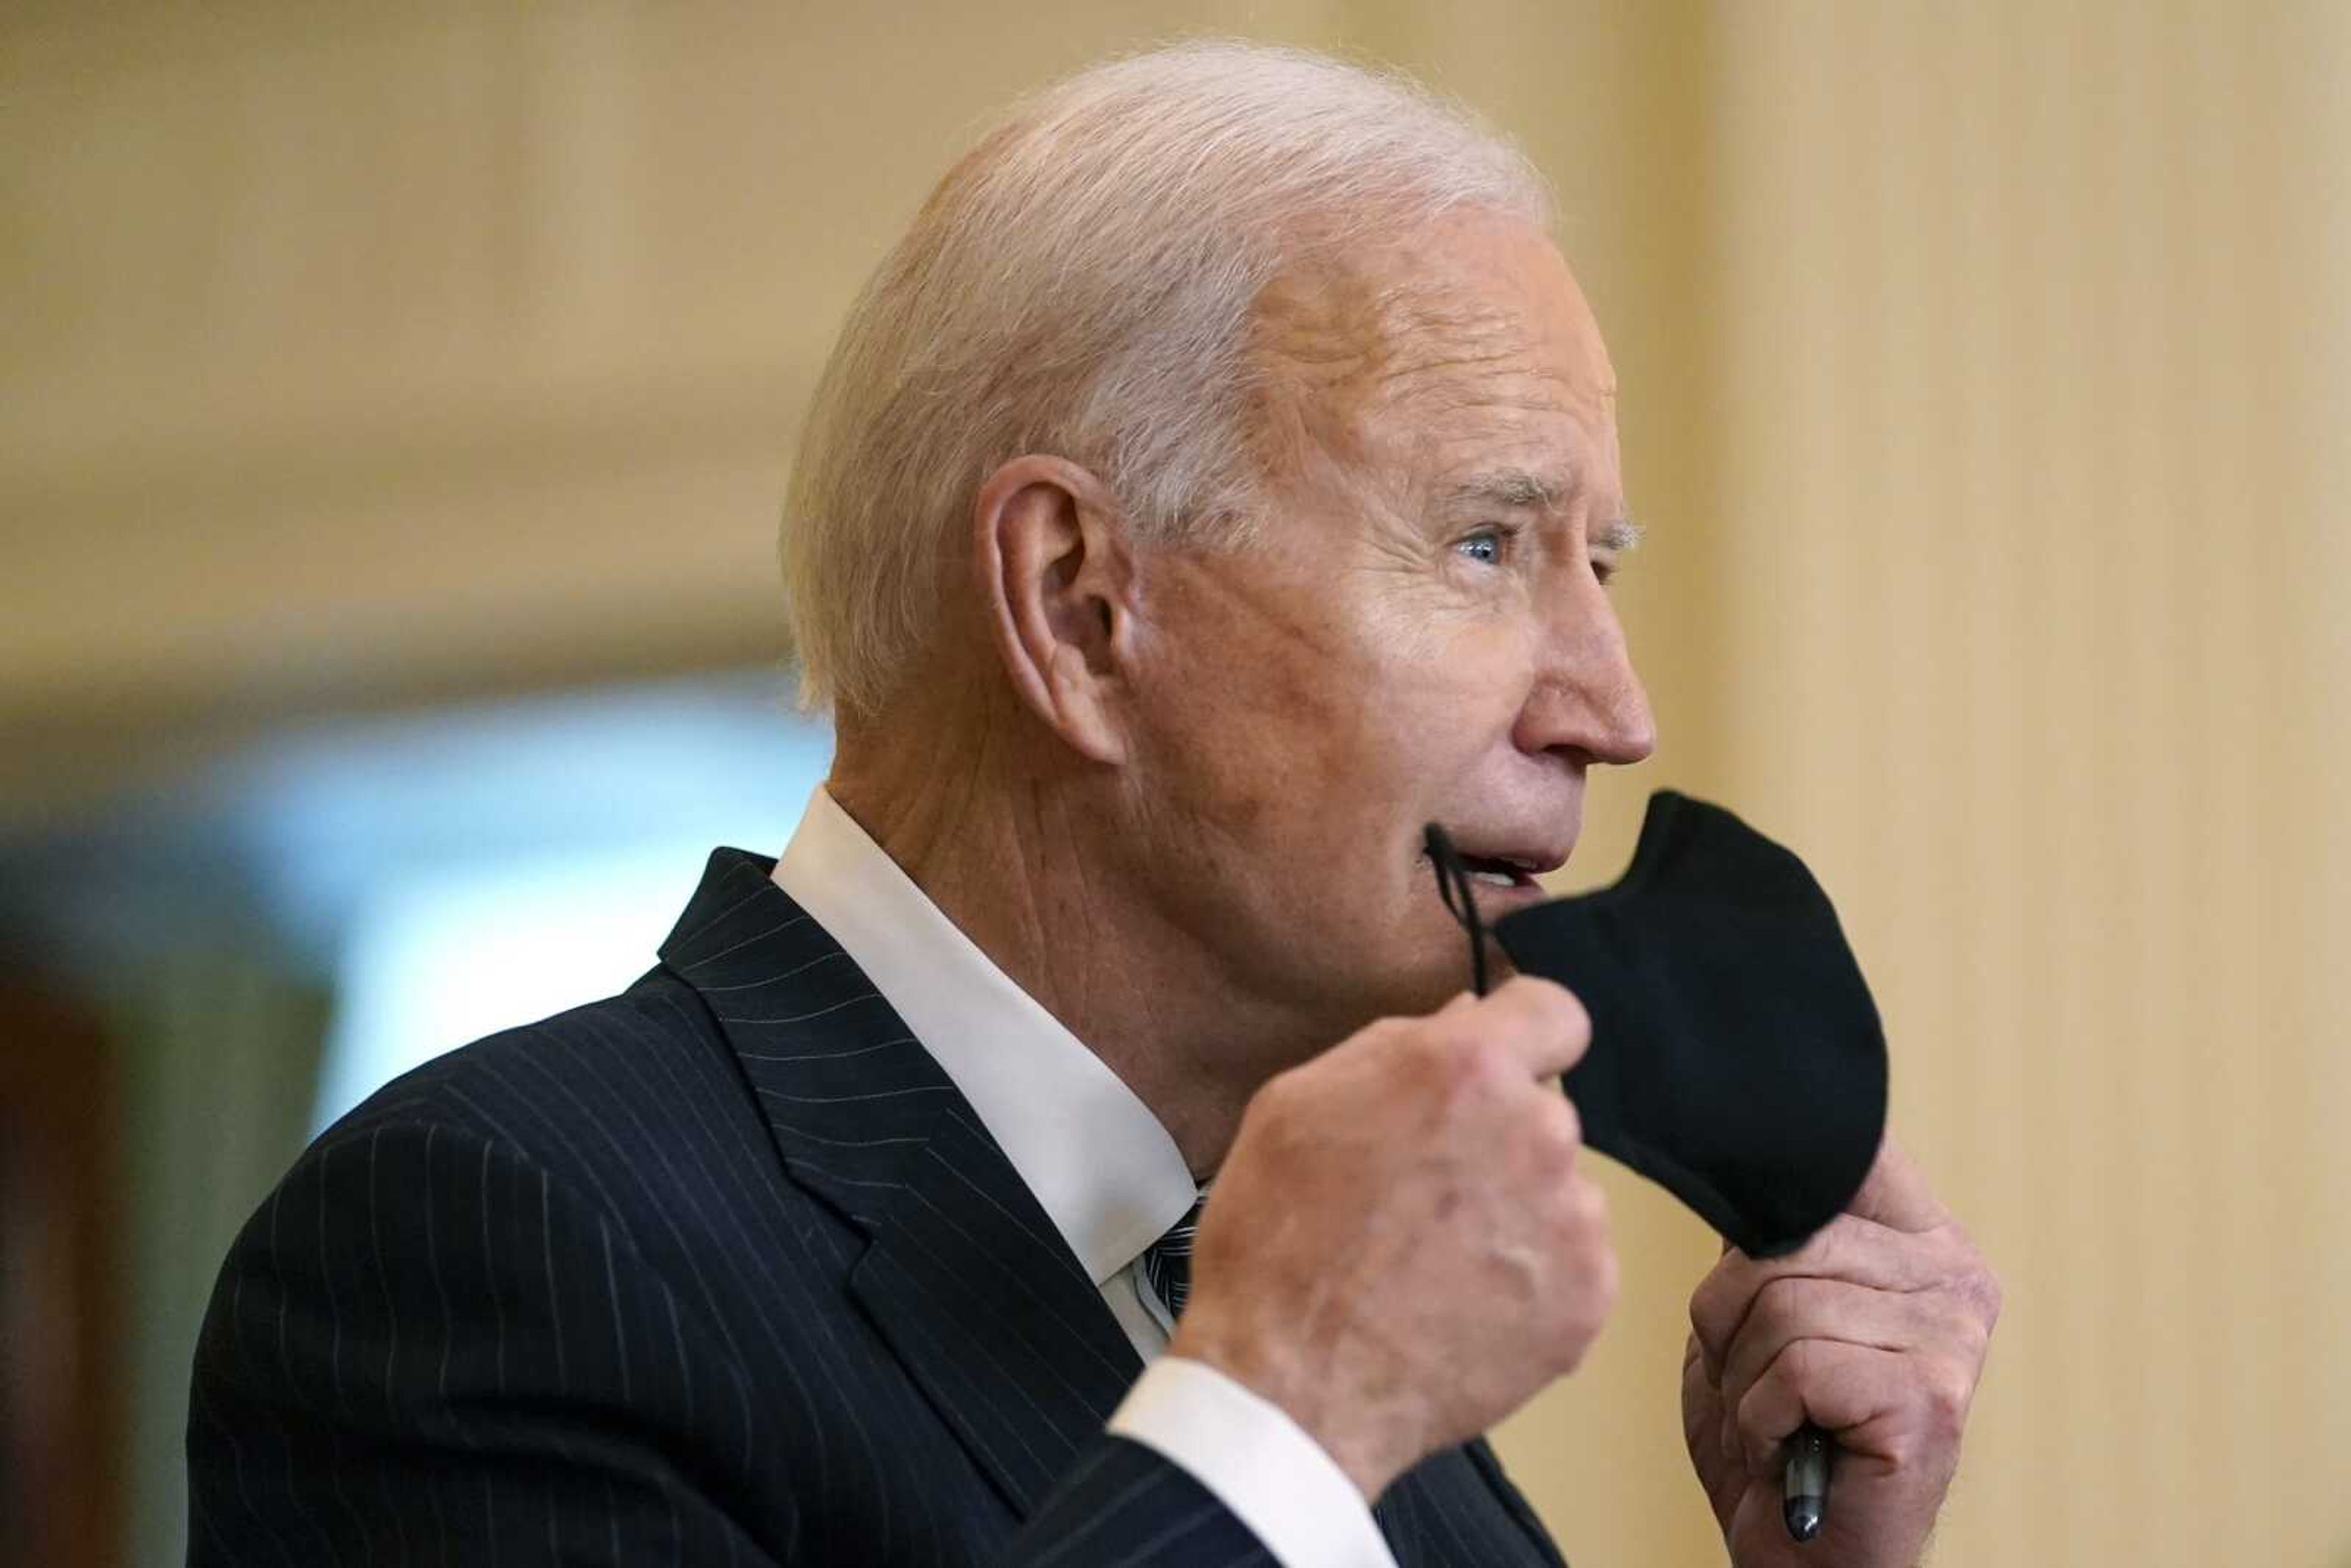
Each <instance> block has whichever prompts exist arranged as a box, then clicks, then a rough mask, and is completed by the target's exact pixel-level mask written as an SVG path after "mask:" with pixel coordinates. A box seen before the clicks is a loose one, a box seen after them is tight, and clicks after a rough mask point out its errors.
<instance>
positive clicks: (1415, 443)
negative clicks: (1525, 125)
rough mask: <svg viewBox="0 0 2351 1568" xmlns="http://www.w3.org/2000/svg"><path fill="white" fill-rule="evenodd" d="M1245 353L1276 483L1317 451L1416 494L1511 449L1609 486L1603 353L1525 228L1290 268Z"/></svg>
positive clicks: (1485, 225) (1586, 309)
mask: <svg viewBox="0 0 2351 1568" xmlns="http://www.w3.org/2000/svg"><path fill="white" fill-rule="evenodd" d="M1253 347H1254V348H1255V350H1256V351H1257V353H1258V355H1259V372H1260V374H1261V376H1262V377H1263V385H1264V392H1263V399H1262V402H1263V410H1262V412H1263V413H1264V415H1265V426H1266V429H1265V436H1266V440H1267V442H1268V449H1267V450H1266V451H1265V452H1264V454H1263V456H1264V458H1265V460H1266V461H1267V463H1268V464H1269V465H1270V466H1271V467H1272V469H1273V471H1275V472H1277V473H1278V472H1280V470H1281V469H1282V468H1283V467H1285V466H1287V465H1290V464H1294V463H1295V462H1297V461H1299V460H1301V458H1308V457H1311V456H1312V455H1320V456H1322V457H1324V458H1328V459H1332V460H1337V461H1340V462H1343V463H1346V464H1349V465H1365V466H1376V467H1382V468H1385V469H1388V470H1390V471H1391V472H1390V473H1389V475H1388V477H1389V478H1390V480H1391V482H1408V483H1410V484H1412V485H1413V486H1415V487H1418V486H1424V485H1431V484H1441V483H1443V481H1444V474H1445V470H1446V469H1447V467H1449V466H1453V465H1461V464H1479V463H1484V462H1488V461H1490V460H1491V459H1492V458H1494V457H1495V456H1497V455H1500V454H1501V453H1502V452H1503V450H1504V449H1508V452H1509V455H1510V456H1512V457H1513V458H1514V459H1515V460H1517V461H1519V462H1520V463H1522V464H1526V465H1531V466H1532V467H1535V468H1538V469H1553V470H1560V471H1562V472H1569V471H1572V474H1573V480H1574V482H1575V483H1577V484H1578V485H1579V486H1598V487H1602V488H1609V489H1613V488H1614V483H1615V475H1614V467H1615V395H1616V381H1615V372H1614V369H1613V368H1612V367H1611V366H1610V364H1609V361H1608V353H1607V348H1606V346H1605V344H1604V342H1603V341H1602V340H1601V336H1600V331H1599V327H1598V324H1597V323H1596V322H1595V321H1594V320H1593V316H1592V310H1591V308H1590V306H1589V305H1588V304H1587V303H1586V302H1585V300H1584V298H1583V291H1582V289H1580V288H1579V287H1577V286H1576V283H1575V279H1574V277H1573V275H1572V274H1570V272H1569V271H1568V269H1567V266H1566V263H1565V262H1564V261H1563V260H1562V259H1561V257H1560V256H1559V253H1558V251H1557V250H1556V249H1555V248H1554V247H1553V246H1552V245H1551V243H1550V241H1549V240H1548V239H1547V238H1546V237H1544V236H1543V235H1541V233H1540V232H1538V231H1536V230H1534V229H1532V228H1531V227H1529V226H1527V225H1523V224H1520V223H1516V222H1513V221H1509V220H1501V219H1491V218H1482V219H1460V220H1455V221H1453V222H1450V223H1447V224H1445V225H1436V226H1434V227H1432V228H1431V229H1430V230H1428V231H1427V232H1426V233H1425V234H1423V235H1416V236H1398V237H1396V238H1394V239H1390V240H1387V241H1384V242H1383V243H1380V244H1376V245H1373V246H1361V247H1357V248H1355V249H1353V250H1350V251H1348V252H1345V253H1343V254H1340V255H1336V256H1327V257H1324V258H1322V259H1321V260H1320V261H1319V262H1317V263H1316V264H1314V265H1311V266H1304V267H1298V268H1296V269H1294V270H1293V271H1291V272H1290V273H1289V274H1286V275H1285V276H1283V277H1280V278H1279V279H1277V280H1276V281H1275V283H1274V284H1273V285H1272V286H1271V287H1269V288H1268V289H1267V291H1266V293H1265V294H1264V296H1263V297H1261V298H1260V301H1259V312H1258V317H1257V321H1256V324H1255V332H1254V338H1253ZM1301 444H1304V445H1301Z"/></svg>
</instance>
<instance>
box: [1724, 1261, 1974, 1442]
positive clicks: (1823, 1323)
mask: <svg viewBox="0 0 2351 1568" xmlns="http://www.w3.org/2000/svg"><path fill="white" fill-rule="evenodd" d="M1961 1333H1962V1325H1961V1324H1960V1323H1959V1317H1958V1313H1957V1312H1955V1311H1954V1310H1953V1309H1952V1307H1951V1305H1950V1303H1949V1301H1947V1300H1946V1299H1945V1298H1943V1297H1942V1296H1940V1295H1938V1294H1937V1293H1935V1292H1932V1291H1909V1292H1896V1291H1873V1290H1869V1289H1866V1288H1865V1287H1863V1286H1860V1285H1852V1284H1847V1283H1845V1282H1844V1281H1841V1280H1814V1279H1808V1278H1805V1277H1802V1276H1788V1277H1783V1278H1781V1279H1777V1280H1774V1281H1771V1282H1770V1283H1769V1284H1767V1285H1765V1286H1764V1287H1763V1289H1762V1290H1761V1291H1758V1292H1757V1293H1756V1297H1755V1302H1754V1305H1753V1306H1752V1307H1751V1308H1750V1310H1749V1312H1748V1314H1747V1319H1746V1322H1745V1324H1744V1326H1743V1327H1741V1329H1740V1333H1739V1335H1738V1337H1737V1338H1736V1339H1735V1340H1733V1341H1732V1342H1731V1344H1730V1346H1729V1352H1728V1353H1727V1354H1725V1356H1724V1357H1723V1360H1722V1364H1721V1365H1722V1372H1721V1377H1720V1382H1721V1386H1722V1403H1723V1406H1724V1407H1725V1408H1727V1409H1730V1410H1736V1409H1738V1408H1739V1407H1740V1406H1741V1405H1742V1404H1743V1403H1744V1402H1745V1401H1746V1398H1747V1396H1748V1394H1749V1393H1750V1391H1751V1390H1752V1389H1753V1388H1754V1386H1755V1385H1756V1383H1757V1382H1758V1381H1760V1380H1761V1377H1762V1375H1763V1373H1764V1371H1765V1370H1766V1369H1767V1368H1768V1367H1770V1366H1771V1364H1772V1363H1774V1362H1776V1361H1778V1360H1779V1359H1780V1356H1781V1354H1782V1353H1783V1352H1784V1351H1786V1350H1787V1349H1788V1347H1789V1346H1790V1345H1792V1344H1794V1343H1798V1342H1799V1341H1803V1340H1813V1341H1820V1342H1825V1343H1838V1344H1850V1345H1860V1346H1865V1347H1867V1348H1869V1349H1873V1350H1885V1351H1894V1352H1897V1353H1899V1352H1909V1351H1917V1350H1922V1349H1926V1348H1928V1347H1931V1346H1935V1345H1938V1344H1942V1343H1951V1342H1955V1341H1956V1340H1957V1339H1959V1336H1960V1334H1961Z"/></svg>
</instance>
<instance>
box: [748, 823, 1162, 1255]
mask: <svg viewBox="0 0 2351 1568" xmlns="http://www.w3.org/2000/svg"><path fill="white" fill-rule="evenodd" d="M775 882H776V885H777V886H778V887H780V888H782V889H783V890H784V892H785V893H787V894H789V895H790V896H791V899H792V901H793V902H794V903H796V904H799V906H800V907H801V908H802V909H804V910H806V911H807V912H808V913H809V914H810V915H813V916H814V917H815V919H816V922H817V924H818V925H821V926H823V927H824V928H825V930H826V932H827V933H829V934H830V935H831V937H832V939H833V940H834V941H836V942H838V943H840V944H841V949H842V951H844V952H846V953H847V954H848V955H849V956H850V960H851V962H852V963H854V964H855V965H856V966H857V967H859V968H860V969H862V970H863V971H864V972H865V976H866V978H868V979H870V980H872V982H873V986H874V988H875V989H876V990H879V991H880V992H881V993H882V995H883V998H884V999H886V1000H887V1001H888V1002H889V1004H890V1006H891V1007H892V1008H893V1009H896V1011H897V1014H898V1016H899V1017H900V1018H901V1019H904V1020H905V1024H906V1027H907V1028H908V1029H910V1030H913V1031H914V1038H915V1039H916V1040H920V1041H921V1042H922V1044H923V1047H924V1049H925V1050H926V1051H929V1052H930V1053H931V1055H932V1056H933V1057H934V1058H935V1059H936V1060H937V1061H938V1063H939V1065H940V1066H941V1067H942V1068H944V1069H946V1074H947V1076H948V1077H949V1078H950V1079H952V1080H954V1081H955V1085H956V1088H957V1089H959V1090H961V1091H962V1092H963V1095H964V1098H965V1099H967V1100H968V1101H970V1102H971V1105H972V1109H973V1110H975V1111H977V1113H979V1119H980V1122H981V1124H983V1125H984V1126H986V1127H987V1130H988V1133H989V1134H991V1135H992V1136H994V1138H995V1139H996V1142H997V1144H998V1146H999V1147H1001V1148H1002V1149H1003V1151H1004V1154H1005V1157H1006V1158H1007V1159H1008V1160H1010V1161H1011V1162H1012V1168H1013V1169H1014V1170H1015V1171H1017V1172H1019V1176H1020V1179H1021V1180H1022V1181H1023V1182H1025V1183H1027V1184H1028V1186H1029V1191H1030V1192H1032V1193H1034V1194H1035V1195H1036V1197H1037V1201H1038V1203H1039V1204H1040V1206H1042V1207H1043V1208H1044V1210H1045V1213H1046V1215H1047V1217H1048V1218H1050V1219H1051V1220H1052V1222H1053V1227H1054V1228H1055V1229H1057V1230H1059V1231H1060V1232H1061V1239H1063V1240H1064V1241H1066V1242H1067V1243H1069V1247H1070V1250H1071V1252H1073V1253H1075V1254H1076V1255H1077V1258H1078V1261H1079V1262H1080V1263H1081V1264H1082V1265H1083V1266H1084V1268H1085V1270H1086V1273H1087V1274H1088V1275H1089V1276H1090V1277H1091V1278H1092V1280H1093V1281H1094V1283H1095V1284H1096V1285H1101V1284H1103V1283H1105V1282H1106V1281H1109V1280H1110V1278H1111V1277H1112V1276H1113V1275H1114V1274H1116V1273H1118V1271H1119V1270H1122V1269H1124V1268H1125V1267H1126V1266H1127V1265H1128V1264H1129V1263H1132V1262H1133V1261H1134V1259H1135V1258H1136V1257H1137V1256H1138V1255H1139V1254H1140V1253H1141V1252H1142V1251H1143V1249H1144V1248H1146V1247H1148V1246H1150V1245H1151V1243H1153V1242H1154V1241H1156V1240H1158V1239H1159V1238H1160V1237H1161V1236H1162V1235H1164V1234H1165V1232H1166V1231H1167V1229H1168V1228H1170V1227H1172V1226H1174V1225H1175V1223H1176V1222H1177V1221H1178V1220H1180V1219H1182V1218H1184V1216H1185V1214H1186V1212H1187V1211H1188V1210H1189V1209H1190V1208H1191V1207H1192V1201H1193V1198H1194V1197H1195V1196H1196V1194H1195V1191H1194V1188H1193V1184H1192V1175H1191V1171H1190V1169H1189V1168H1188V1167H1187V1166H1186V1165H1185V1163H1184V1156H1183V1155H1182V1153H1181V1152H1180V1151H1178V1150H1177V1149H1176V1147H1175V1140H1174V1139H1173V1138H1171V1137H1169V1136H1168V1135H1167V1130H1166V1129H1165V1127H1163V1126H1161V1125H1160V1124H1159V1118H1158V1117H1156V1116H1155V1115H1153V1114H1152V1113H1151V1108H1150V1107H1149V1106H1147V1105H1145V1104H1144V1103H1143V1102H1142V1101H1141V1100H1139V1099H1137V1098H1136V1097H1135V1094H1134V1091H1133V1090H1131V1089H1129V1088H1128V1087H1127V1086H1126V1084H1125V1083H1124V1082H1122V1081H1121V1080H1120V1078H1119V1076H1118V1075H1117V1074H1116V1073H1114V1072H1113V1071H1111V1070H1110V1068H1109V1067H1108V1066H1106V1065H1105V1064H1104V1063H1103V1061H1102V1058H1100V1057H1098V1056H1096V1055H1095V1054H1094V1053H1093V1052H1092V1051H1089V1050H1088V1049H1086V1047H1085V1045H1084V1044H1083V1043H1081V1041H1080V1040H1079V1039H1078V1037H1077V1036H1075V1035H1073V1034H1071V1032H1070V1031H1069V1030H1068V1029H1067V1028H1065V1027H1064V1026H1063V1025H1062V1023H1061V1020H1060V1019H1057V1018H1055V1017H1054V1016H1053V1015H1052V1014H1051V1013H1049V1012H1047V1011H1046V1010H1045V1009H1044V1008H1043V1007H1042V1006H1041V1005H1040V1003H1039V1002H1038V1001H1037V999H1036V998H1033V997H1031V996H1029V993H1028V992H1026V991H1024V990H1022V989H1021V988H1019V986H1017V985H1015V984H1014V983H1013V981H1012V979H1011V977H1009V976H1008V975H1006V974H1005V972H1004V971H1003V970H1001V969H999V968H998V967H996V965H995V963H994V961H993V960H991V959H990V958H989V957H988V956H987V954H985V953H983V952H981V951H980V950H979V948H978V946H977V945H976V944H974V943H973V941H972V940H971V938H970V937H968V936H965V935H964V934H963V932H962V930H961V929H960V928H959V927H958V926H956V924H955V922H954V921H952V920H949V919H948V918H947V917H946V913H945V912H944V911H942V910H941V909H940V908H939V906H938V905H937V904H933V903H932V902H931V901H930V898H929V896H928V895H927V894H925V893H924V892H923V890H922V889H921V888H920V887H918V886H916V885H915V884H914V879H913V878H911V877H909V876H907V874H906V873H904V871H902V870H901V869H899V866H898V863H897V862H895V861H893V860H892V859H891V858H890V856H889V854H888V853H887V852H885V851H883V848H882V846H881V845H879V844H877V843H875V842H874V841H873V840H872V838H871V837H870V836H869V835H868V834H867V833H866V831H865V830H864V829H863V828H861V827H859V826H858V825H857V822H856V821H855V820H854V819H853V818H852V817H851V816H850V814H849V813H848V812H847V811H844V810H841V807H840V805H839V804H838V803H837V802H836V801H835V800H833V798H832V796H831V792H830V791H828V790H826V789H824V788H823V787H821V786H820V787H819V788H818V789H817V791H816V793H815V794H813V795H811V796H810V797H809V803H808V810H807V812H806V813H805V814H804V815H803V816H802V817H801V818H800V825H799V829H798V830H797V831H795V832H794V833H793V834H792V841H791V842H790V844H789V845H788V846H787V847H786V848H785V850H784V852H783V855H782V857H781V858H780V859H778V861H777V862H776V870H775Z"/></svg>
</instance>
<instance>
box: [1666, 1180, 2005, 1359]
mask: <svg viewBox="0 0 2351 1568" xmlns="http://www.w3.org/2000/svg"><path fill="white" fill-rule="evenodd" d="M1973 1261H1974V1254H1973V1253H1972V1251H1971V1250H1970V1249H1968V1248H1967V1244H1966V1241H1965V1239H1964V1238H1962V1237H1960V1236H1959V1234H1958V1232H1957V1231H1956V1229H1953V1230H1949V1231H1936V1232H1931V1233H1928V1234H1925V1235H1912V1234H1908V1233H1906V1232H1902V1231H1896V1230H1893V1229H1890V1228H1887V1227H1886V1226H1883V1225H1880V1224H1879V1223H1877V1222H1876V1220H1871V1219H1864V1218H1859V1217H1858V1216H1855V1215H1850V1214H1848V1215H1842V1216H1840V1217H1839V1218H1835V1219H1834V1220H1831V1221H1830V1222H1829V1223H1828V1224H1827V1225H1826V1226H1825V1227H1823V1228H1822V1229H1821V1231H1820V1232H1819V1234H1817V1235H1815V1236H1814V1237H1813V1239H1811V1240H1810V1241H1807V1242H1806V1243H1804V1245H1803V1246H1802V1247H1801V1248H1799V1249H1796V1250H1795V1251H1793V1252H1791V1253H1789V1254H1788V1255H1787V1256H1786V1257H1784V1258H1761V1259H1757V1258H1750V1257H1748V1256H1747V1254H1745V1253H1744V1252H1740V1251H1735V1250H1727V1251H1725V1252H1724V1253H1723V1255H1722V1258H1721V1260H1720V1261H1719V1262H1718V1263H1716V1264H1715V1266H1714V1269H1713V1270H1712V1271H1711V1272H1709V1273H1708V1275H1707V1277H1706V1278H1705V1279H1704V1280H1702V1281H1699V1283H1698V1290H1697V1291H1695V1292H1693V1293H1692V1295H1691V1296H1690V1327H1691V1329H1692V1330H1694V1331H1695V1332H1696V1333H1697V1335H1698V1345H1699V1348H1700V1350H1701V1351H1702V1352H1703V1353H1704V1354H1705V1357H1706V1366H1707V1371H1708V1375H1710V1376H1712V1377H1714V1378H1716V1379H1718V1380H1719V1378H1720V1377H1721V1375H1722V1367H1723V1362H1724V1358H1725V1357H1726V1356H1727V1355H1728V1354H1729V1349H1730V1345H1731V1343H1732V1342H1733V1341H1734V1340H1736V1339H1737V1338H1738V1337H1739V1334H1740V1330H1741V1328H1742V1327H1743V1326H1744V1324H1745V1322H1746V1321H1747V1314H1748V1312H1750V1310H1751V1308H1752V1307H1753V1305H1754V1303H1755V1301H1756V1298H1757V1296H1758V1295H1759V1294H1760V1293H1761V1291H1763V1290H1764V1289H1765V1287H1767V1286H1769V1285H1771V1283H1772V1282H1773V1281H1780V1280H1793V1279H1806V1280H1821V1281H1842V1282H1844V1283H1845V1284H1848V1285H1858V1286H1862V1287H1865V1288H1867V1289H1869V1290H1874V1291H1897V1292H1907V1291H1930V1290H1934V1289H1936V1288H1938V1286H1940V1285H1943V1284H1945V1283H1947V1282H1948V1281H1950V1280H1951V1279H1953V1278H1954V1277H1956V1276H1957V1275H1959V1273H1960V1272H1962V1271H1963V1270H1964V1269H1965V1268H1966V1267H1968V1266H1970V1264H1971V1263H1972V1262H1973Z"/></svg>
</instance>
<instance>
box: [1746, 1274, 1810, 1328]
mask: <svg viewBox="0 0 2351 1568" xmlns="http://www.w3.org/2000/svg"><path fill="white" fill-rule="evenodd" d="M1812 1285H1813V1281H1810V1280H1807V1279H1804V1278H1803V1277H1802V1276H1800V1275H1795V1274H1782V1275H1780V1276H1778V1277H1777V1278H1774V1279H1770V1280H1766V1281H1763V1286H1762V1289H1761V1290H1759V1291H1756V1292H1755V1302H1754V1305H1753V1306H1751V1307H1750V1308H1749V1309H1748V1321H1749V1322H1750V1323H1753V1324H1754V1325H1756V1326H1757V1327H1759V1328H1762V1329H1765V1330H1767V1331H1771V1332H1774V1333H1786V1332H1790V1331H1792V1330H1794V1329H1796V1328H1799V1327H1801V1326H1802V1323H1803V1322H1804V1318H1805V1314H1806V1312H1807V1310H1808V1308H1809V1306H1810V1304H1811V1301H1812V1300H1813V1290H1812Z"/></svg>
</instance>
